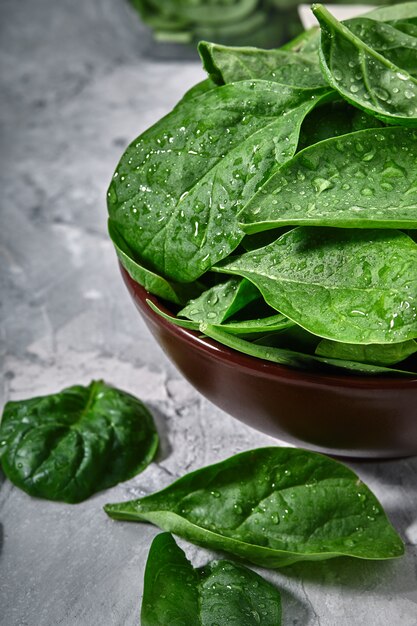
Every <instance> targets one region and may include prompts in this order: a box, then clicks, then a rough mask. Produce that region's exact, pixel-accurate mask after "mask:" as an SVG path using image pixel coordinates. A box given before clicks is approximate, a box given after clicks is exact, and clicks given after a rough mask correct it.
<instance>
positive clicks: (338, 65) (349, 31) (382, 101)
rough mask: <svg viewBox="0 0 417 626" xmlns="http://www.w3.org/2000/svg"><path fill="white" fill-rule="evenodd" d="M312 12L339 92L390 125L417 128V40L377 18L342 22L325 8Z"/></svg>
mask: <svg viewBox="0 0 417 626" xmlns="http://www.w3.org/2000/svg"><path fill="white" fill-rule="evenodd" d="M312 10H313V13H314V15H315V16H316V18H317V19H318V21H319V23H320V26H321V46H320V61H321V67H322V71H323V73H324V75H325V77H326V79H327V80H328V82H329V84H330V85H331V86H332V87H333V89H335V90H336V91H338V92H339V93H340V95H341V96H342V97H343V98H344V99H345V100H347V101H348V102H350V103H351V104H353V105H354V106H358V107H359V108H361V109H364V110H365V111H368V112H370V113H372V114H374V115H375V116H376V117H379V118H380V119H382V120H384V121H385V122H388V123H389V124H405V125H407V126H417V80H416V75H417V39H416V38H415V37H413V36H411V35H408V34H406V33H403V32H402V31H401V30H398V29H396V28H395V27H394V26H391V25H390V24H387V23H384V22H380V21H376V20H375V19H370V18H371V17H372V16H369V17H360V18H355V19H351V20H347V21H346V22H339V21H338V20H337V19H336V18H335V17H333V15H331V13H330V12H329V11H328V10H327V9H326V8H325V7H324V6H322V5H321V4H316V5H313V7H312Z"/></svg>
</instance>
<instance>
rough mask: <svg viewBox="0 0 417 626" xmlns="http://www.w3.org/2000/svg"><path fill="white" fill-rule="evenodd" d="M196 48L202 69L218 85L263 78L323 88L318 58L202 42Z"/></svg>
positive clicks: (306, 86) (324, 81) (284, 51)
mask: <svg viewBox="0 0 417 626" xmlns="http://www.w3.org/2000/svg"><path fill="white" fill-rule="evenodd" d="M198 50H199V53H200V56H201V58H202V60H203V65H204V69H205V70H206V71H207V73H208V75H209V76H210V78H211V79H212V80H213V81H214V82H216V83H217V84H218V85H223V84H225V83H231V82H235V81H239V80H247V79H251V78H252V79H260V78H262V79H264V80H268V81H273V82H277V83H282V84H285V85H293V86H297V87H304V88H310V89H312V88H314V87H319V86H322V87H326V86H327V83H326V80H325V79H324V78H323V75H322V73H321V72H320V66H319V58H318V55H317V56H313V55H311V54H303V53H301V52H298V53H296V52H292V51H286V50H262V49H259V48H238V47H230V46H221V45H220V44H214V43H210V42H206V41H202V42H201V43H200V44H199V46H198Z"/></svg>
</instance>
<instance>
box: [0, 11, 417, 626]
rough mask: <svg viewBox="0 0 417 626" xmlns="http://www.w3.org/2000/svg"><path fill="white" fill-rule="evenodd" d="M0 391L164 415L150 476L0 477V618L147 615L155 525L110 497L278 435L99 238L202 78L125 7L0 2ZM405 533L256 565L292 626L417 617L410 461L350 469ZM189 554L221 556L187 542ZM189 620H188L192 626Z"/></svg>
mask: <svg viewBox="0 0 417 626" xmlns="http://www.w3.org/2000/svg"><path fill="white" fill-rule="evenodd" d="M0 29H1V33H0V74H1V80H2V87H1V91H0V98H1V106H0V122H1V166H0V190H1V193H0V203H1V226H0V239H1V242H0V268H1V291H0V294H1V296H0V299H1V309H0V314H1V348H0V355H1V360H2V373H3V374H4V376H3V377H2V384H1V402H2V404H3V403H4V402H6V401H7V400H8V399H18V398H25V397H28V396H32V395H40V394H44V393H48V392H51V391H56V390H58V389H60V388H62V387H65V386H68V385H70V384H74V383H77V382H80V383H83V382H84V383H87V382H88V381H90V379H92V378H97V377H102V378H104V379H106V380H107V381H109V382H111V383H113V384H115V385H118V386H120V387H121V388H124V389H126V390H129V391H131V392H133V393H135V394H137V395H138V396H139V397H141V398H142V399H143V400H145V401H146V402H147V403H148V404H149V406H150V407H151V408H152V409H153V410H154V412H155V415H156V419H157V422H158V426H159V430H160V432H161V434H162V447H161V451H160V453H159V456H158V458H157V462H155V463H153V464H152V465H151V466H150V467H149V468H148V469H147V470H146V471H145V472H144V473H143V474H141V475H139V476H137V477H136V478H134V479H133V480H131V481H129V482H127V483H124V484H121V485H119V486H117V487H115V488H114V489H112V490H109V491H108V492H106V493H100V494H98V495H97V496H95V497H93V498H91V499H90V500H88V501H87V502H85V503H83V504H80V505H76V506H70V505H65V504H58V503H51V502H47V501H41V500H36V499H32V498H30V497H29V496H27V495H25V494H24V493H22V492H21V491H19V490H17V489H15V488H13V487H12V485H11V484H10V483H9V482H8V481H7V480H5V479H4V477H3V475H0V483H1V488H0V519H1V531H2V532H1V534H0V537H1V539H0V544H1V554H0V570H1V573H0V623H1V624H2V626H29V625H30V626H58V625H59V626H74V625H76V626H95V625H100V626H101V625H102V626H133V625H134V624H138V623H139V609H140V599H141V592H142V584H143V583H142V581H143V571H144V564H145V560H146V556H147V552H148V549H149V545H150V542H151V540H152V538H153V537H154V536H155V535H156V533H157V532H158V531H157V529H156V528H154V527H152V526H150V525H145V524H144V525H140V524H127V523H117V522H113V521H111V520H110V519H108V518H107V517H106V515H105V514H104V513H103V511H102V505H103V504H104V503H105V502H108V501H117V500H119V499H129V498H131V497H134V496H138V495H140V494H144V493H150V492H152V491H154V490H156V489H159V488H161V487H163V486H165V485H167V484H169V483H170V482H171V481H172V480H173V478H175V477H178V476H180V475H182V474H183V473H185V472H186V471H189V470H193V469H196V468H199V467H201V466H203V465H205V464H208V463H211V462H214V461H216V460H219V459H222V458H225V457H227V456H229V455H231V454H233V453H236V452H238V451H241V450H245V449H249V448H252V447H256V446H260V445H265V444H272V443H276V442H274V441H273V440H271V439H270V438H268V437H266V436H264V435H262V434H260V433H257V432H255V431H253V430H251V429H250V428H248V427H246V426H244V425H242V424H240V423H239V422H237V421H235V420H233V419H232V418H231V417H229V416H228V415H226V414H224V413H222V412H221V411H220V410H218V409H217V408H215V407H214V406H212V405H211V404H210V403H209V402H208V401H206V400H205V399H203V398H201V397H200V396H199V395H198V393H197V392H196V391H195V390H193V389H192V388H191V387H190V385H189V384H188V383H187V382H186V381H185V380H183V379H182V377H181V376H180V375H179V374H178V372H176V370H175V369H174V367H173V366H172V365H171V364H170V363H169V362H168V360H167V359H166V358H165V357H164V355H163V354H162V352H161V351H160V349H159V348H158V346H157V345H156V344H155V343H154V341H153V339H152V338H151V337H150V335H149V334H148V332H147V330H146V329H145V327H144V325H143V323H142V322H141V320H140V319H139V317H138V315H137V314H136V312H135V310H134V308H133V305H132V303H131V302H130V299H129V297H128V295H127V292H126V291H125V288H124V286H123V284H122V282H121V279H120V276H119V273H118V269H117V266H116V259H115V255H114V253H113V250H112V246H111V244H110V241H109V239H108V237H107V235H106V209H105V191H106V186H107V184H108V181H109V179H110V177H111V174H112V172H113V169H114V167H115V165H116V162H117V160H118V157H119V156H120V154H121V152H122V150H123V148H124V147H125V146H126V145H127V143H128V142H129V140H131V139H133V138H134V137H135V136H136V135H137V134H139V133H140V132H141V131H142V130H144V129H145V128H146V127H147V126H149V125H150V124H151V123H152V122H154V121H155V120H156V119H158V118H159V117H160V116H161V115H163V114H164V113H165V112H167V111H168V110H169V109H170V107H171V106H172V105H173V104H174V103H175V102H176V100H177V99H178V98H179V97H180V96H181V94H182V93H183V92H184V91H185V90H186V89H187V88H188V87H190V86H191V85H192V84H193V83H195V82H196V81H197V80H199V79H200V78H201V77H202V75H203V74H202V70H201V69H200V66H199V64H198V63H193V62H190V61H188V62H182V63H180V62H176V61H171V62H167V61H160V60H159V61H156V60H152V59H150V58H149V56H147V55H146V50H147V47H148V41H147V36H146V33H145V32H144V30H143V28H142V26H141V25H140V24H139V22H138V21H137V20H136V17H135V15H134V13H133V12H132V11H131V10H130V7H129V6H128V5H127V4H126V3H125V2H124V0H84V1H83V2H74V0H59V1H56V0H19V1H16V0H0ZM352 467H354V469H355V470H356V471H357V472H359V474H360V476H361V477H362V478H363V479H364V480H365V481H366V482H367V483H368V485H369V486H370V487H371V488H372V489H373V490H374V491H375V493H376V494H377V496H378V497H379V498H380V500H381V502H382V503H383V505H384V507H385V508H386V510H387V512H388V514H389V516H390V518H391V520H392V521H393V523H394V524H395V526H396V528H397V529H398V530H399V532H400V533H401V535H402V537H403V538H404V540H405V542H406V548H407V550H406V556H405V557H404V558H403V559H401V560H398V561H395V562H387V563H371V562H360V561H353V560H348V559H338V560H334V561H330V562H324V563H318V564H304V565H302V564H300V565H297V566H294V567H291V568H288V569H285V570H284V569H283V570H281V571H278V572H271V571H266V570H263V571H262V570H258V571H261V573H262V574H263V575H265V576H266V577H267V578H268V579H270V580H271V581H273V582H274V583H276V584H277V585H278V586H279V587H280V588H281V590H282V597H283V607H284V625H285V626H290V625H292V626H313V625H314V626H362V625H363V626H416V624H417V558H416V543H417V488H416V480H417V459H416V458H412V459H406V460H401V461H390V462H381V463H374V462H373V463H355V464H352ZM180 543H181V545H182V546H183V547H184V548H185V549H186V552H187V554H188V556H189V557H190V558H191V559H192V560H193V562H194V563H195V564H202V563H204V561H205V560H206V559H208V558H209V557H210V556H212V554H211V553H209V552H207V551H204V550H201V549H199V548H196V547H194V546H192V545H190V544H187V543H185V542H182V541H181V542H180ZM190 626H193V625H190Z"/></svg>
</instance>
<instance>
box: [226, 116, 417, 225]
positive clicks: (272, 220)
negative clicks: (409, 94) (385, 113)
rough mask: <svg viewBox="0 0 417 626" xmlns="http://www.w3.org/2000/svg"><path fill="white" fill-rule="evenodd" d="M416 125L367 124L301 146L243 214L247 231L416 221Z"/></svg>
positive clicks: (241, 213) (257, 194)
mask: <svg viewBox="0 0 417 626" xmlns="http://www.w3.org/2000/svg"><path fill="white" fill-rule="evenodd" d="M416 159H417V132H416V131H410V130H409V129H406V128H402V127H396V128H393V127H384V128H378V129H365V130H361V131H357V132H355V133H350V134H348V135H343V136H342V137H333V138H331V139H326V140H325V141H321V142H319V143H316V144H313V145H311V146H309V147H307V148H305V149H304V150H302V151H301V152H298V153H297V154H296V155H295V156H294V157H293V158H292V159H291V160H290V161H288V162H287V163H286V164H284V165H283V166H282V167H281V169H280V170H278V172H276V173H275V174H274V175H273V176H271V178H270V179H269V180H268V181H267V182H266V183H265V184H264V185H263V186H262V187H261V189H259V191H258V192H257V193H256V194H255V195H254V196H253V197H252V198H251V199H250V200H249V202H248V203H247V204H246V206H245V207H244V208H243V209H242V210H241V212H240V213H239V215H238V219H239V220H240V222H241V225H242V228H244V230H245V232H247V233H255V232H258V231H263V230H268V229H271V228H277V227H279V226H285V225H289V224H292V225H297V224H306V225H317V226H335V227H339V228H416V227H417V175H416V170H415V165H414V164H415V162H416Z"/></svg>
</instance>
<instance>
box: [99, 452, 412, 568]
mask: <svg viewBox="0 0 417 626" xmlns="http://www.w3.org/2000/svg"><path fill="white" fill-rule="evenodd" d="M105 511H106V512H107V514H108V515H110V516H111V517H113V518H115V519H121V520H131V521H148V522H151V523H153V524H156V525H157V526H159V527H160V528H162V529H164V530H168V531H170V532H175V533H176V534H178V535H179V536H181V537H184V538H185V539H188V540H189V541H192V542H193V543H197V544H198V545H203V546H206V547H209V548H213V549H216V550H225V551H226V552H230V553H232V554H235V555H237V556H240V557H243V558H246V559H248V560H249V561H251V562H252V563H256V564H257V565H261V566H264V567H281V566H284V565H289V564H291V563H295V562H296V561H301V560H322V559H328V558H332V557H336V556H341V555H345V556H352V557H357V558H362V559H389V558H394V557H398V556H401V555H402V554H403V551H404V546H403V543H402V541H401V539H400V538H399V536H398V535H397V533H396V532H395V530H394V529H393V528H392V526H391V524H390V523H389V522H388V520H387V518H386V516H385V514H384V512H383V509H382V507H381V505H380V503H379V502H378V500H377V499H376V498H375V496H374V495H373V494H372V492H371V491H370V490H369V489H368V488H367V487H366V485H364V484H363V483H362V481H361V480H360V479H359V478H358V476H357V475H356V474H354V472H352V471H351V470H350V469H348V468H347V467H345V466H344V465H342V464H341V463H339V462H337V461H334V460H333V459H330V458H328V457H325V456H323V455H321V454H317V453H314V452H309V451H307V450H300V449H295V448H278V447H275V448H273V447H271V448H261V449H258V450H250V451H248V452H243V453H241V454H238V455H236V456H234V457H231V458H229V459H227V460H225V461H222V462H221V463H217V464H215V465H211V466H209V467H205V468H203V469H200V470H197V471H195V472H192V473H191V474H188V475H186V476H184V477H182V478H180V479H179V480H177V481H176V482H174V483H173V484H172V485H170V486H169V487H167V488H166V489H163V490H162V491H159V492H158V493H155V494H152V495H150V496H146V497H144V498H141V499H139V500H132V501H130V502H121V503H119V504H108V505H106V507H105Z"/></svg>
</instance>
